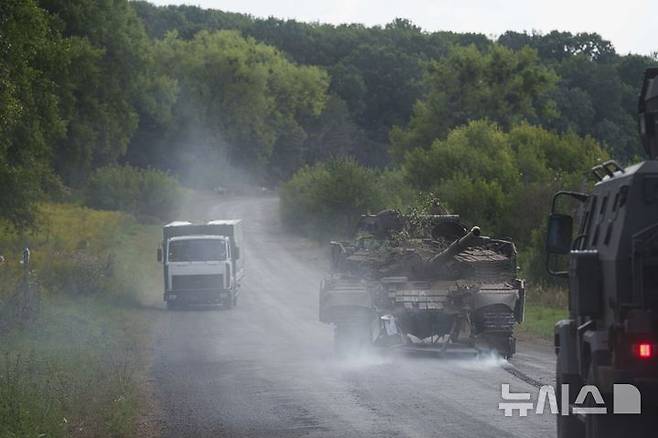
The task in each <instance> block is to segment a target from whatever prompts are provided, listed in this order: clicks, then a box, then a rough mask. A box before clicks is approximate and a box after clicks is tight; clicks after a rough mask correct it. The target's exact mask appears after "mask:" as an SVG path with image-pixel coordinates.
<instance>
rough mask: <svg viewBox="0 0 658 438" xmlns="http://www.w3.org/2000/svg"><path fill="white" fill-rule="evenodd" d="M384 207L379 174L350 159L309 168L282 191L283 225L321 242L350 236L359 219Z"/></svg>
mask: <svg viewBox="0 0 658 438" xmlns="http://www.w3.org/2000/svg"><path fill="white" fill-rule="evenodd" d="M385 205H386V203H385V202H384V191H383V189H382V188H381V187H380V185H379V176H378V174H377V173H376V172H375V171H373V170H370V169H368V168H365V167H363V166H361V165H359V164H358V163H357V162H356V161H354V160H353V159H351V158H335V159H332V160H329V161H327V162H323V163H319V164H316V165H314V166H306V167H304V168H302V169H300V170H299V171H297V172H296V173H295V174H294V175H293V177H292V178H291V179H290V180H289V181H288V182H286V183H285V184H284V185H283V186H282V188H281V216H282V220H283V222H284V224H285V225H287V226H289V227H290V228H294V229H297V230H301V231H302V232H303V233H306V234H308V235H313V236H315V237H318V238H325V237H329V236H331V237H335V236H344V235H347V234H349V233H351V231H352V230H353V229H354V226H355V225H356V222H357V221H358V219H359V217H360V215H362V214H364V213H367V212H369V211H370V212H375V211H378V210H380V209H382V208H384V206H385Z"/></svg>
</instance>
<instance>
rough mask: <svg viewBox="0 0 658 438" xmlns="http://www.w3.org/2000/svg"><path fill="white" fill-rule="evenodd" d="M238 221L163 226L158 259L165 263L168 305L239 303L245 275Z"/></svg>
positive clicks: (175, 223)
mask: <svg viewBox="0 0 658 438" xmlns="http://www.w3.org/2000/svg"><path fill="white" fill-rule="evenodd" d="M241 240H242V233H241V227H240V221H239V220H230V221H211V222H208V223H205V224H193V223H191V222H172V223H170V224H167V225H165V227H164V228H163V241H162V247H161V248H160V249H158V261H160V262H162V263H163V266H164V300H165V302H166V303H167V307H174V306H176V305H182V304H222V305H223V306H224V307H227V308H230V307H233V306H235V305H236V304H237V299H238V294H239V287H240V283H241V281H242V278H243V275H244V265H243V257H242V256H241V254H240V243H241Z"/></svg>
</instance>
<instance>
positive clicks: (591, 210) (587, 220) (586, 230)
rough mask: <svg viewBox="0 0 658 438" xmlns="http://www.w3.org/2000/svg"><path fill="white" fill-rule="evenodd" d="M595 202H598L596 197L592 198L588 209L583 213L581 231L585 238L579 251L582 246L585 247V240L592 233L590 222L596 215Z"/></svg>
mask: <svg viewBox="0 0 658 438" xmlns="http://www.w3.org/2000/svg"><path fill="white" fill-rule="evenodd" d="M597 201H598V199H597V198H596V196H592V198H591V201H590V202H591V203H590V207H589V209H588V210H587V212H586V213H585V219H584V221H583V230H582V234H583V235H584V236H585V237H584V238H583V240H582V245H581V249H584V248H582V246H586V245H587V239H588V237H589V235H590V232H591V231H592V221H593V220H594V215H595V213H596V206H597Z"/></svg>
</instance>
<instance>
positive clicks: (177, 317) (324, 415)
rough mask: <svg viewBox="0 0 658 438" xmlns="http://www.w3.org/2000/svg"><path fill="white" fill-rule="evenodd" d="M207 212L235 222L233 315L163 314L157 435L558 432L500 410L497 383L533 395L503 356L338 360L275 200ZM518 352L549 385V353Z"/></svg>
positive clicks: (518, 362) (528, 370) (315, 270)
mask: <svg viewBox="0 0 658 438" xmlns="http://www.w3.org/2000/svg"><path fill="white" fill-rule="evenodd" d="M209 217H217V218H230V217H241V218H243V220H244V226H245V245H244V249H243V251H244V254H245V260H246V264H247V266H246V272H247V278H246V280H245V283H244V286H243V289H242V293H241V295H240V300H239V304H238V306H237V307H236V308H234V309H231V310H228V311H221V310H219V311H218V310H185V311H175V312H161V316H160V317H159V320H158V323H157V327H156V339H155V341H154V342H155V344H154V364H153V371H152V372H153V379H154V384H155V390H156V395H157V398H158V402H159V406H160V410H161V413H160V418H159V420H158V423H159V425H160V427H161V432H162V435H163V436H167V437H188V436H189V437H205V436H209V437H210V436H214V437H225V436H226V437H233V436H235V437H238V436H246V437H286V438H287V437H306V436H308V437H373V436H379V437H398V436H399V437H469V438H470V437H496V438H500V437H524V438H526V437H542V438H544V437H551V436H555V431H554V421H555V419H554V417H553V416H552V415H549V414H546V415H543V416H541V415H535V414H534V413H532V412H531V413H530V414H529V415H528V416H527V417H505V416H504V415H503V412H502V411H500V410H499V409H498V403H499V402H500V401H501V396H500V391H501V384H502V383H510V384H511V388H512V391H528V392H531V393H532V394H533V398H535V397H536V393H537V389H536V387H534V386H532V385H531V384H529V383H527V382H526V381H524V380H521V379H519V378H517V377H514V376H513V375H511V374H510V373H509V372H507V371H506V370H505V368H506V367H509V366H510V365H509V364H506V363H504V362H502V361H500V360H497V359H493V358H492V359H486V360H474V359H463V358H461V359H438V358H431V357H429V358H428V357H417V356H413V355H401V354H384V355H371V356H367V357H360V358H354V359H350V360H345V361H340V360H337V359H335V358H334V357H333V351H332V349H333V342H332V329H331V327H329V326H326V325H324V324H321V323H319V322H318V320H317V313H318V312H317V291H318V285H319V282H320V279H321V277H322V275H323V268H322V265H323V263H322V259H321V257H320V256H319V254H320V252H319V251H318V250H317V249H316V248H313V247H312V245H311V244H310V243H308V242H306V241H304V240H303V239H299V238H295V237H292V236H290V235H287V234H285V233H284V232H283V231H282V230H281V229H280V226H279V223H278V215H277V200H276V199H275V198H251V199H241V200H240V199H236V200H231V201H223V202H221V203H218V204H217V205H216V206H214V207H213V208H212V209H211V211H210V212H209ZM519 349H520V351H519V354H518V355H517V358H515V359H514V360H513V365H514V366H515V367H516V368H518V369H519V370H521V371H522V372H523V373H525V374H526V375H528V376H530V377H531V378H532V379H534V380H536V381H539V382H550V379H551V377H550V374H551V372H552V367H553V364H552V356H551V354H550V351H546V350H545V349H542V348H541V347H537V346H530V345H525V344H522V345H520V347H519ZM526 380H528V379H526Z"/></svg>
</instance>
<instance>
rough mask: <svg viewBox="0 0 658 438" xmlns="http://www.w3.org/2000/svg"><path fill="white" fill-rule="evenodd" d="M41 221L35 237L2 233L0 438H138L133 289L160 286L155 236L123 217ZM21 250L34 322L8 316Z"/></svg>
mask: <svg viewBox="0 0 658 438" xmlns="http://www.w3.org/2000/svg"><path fill="white" fill-rule="evenodd" d="M39 213H40V214H39V227H38V231H31V232H27V233H24V234H22V235H20V234H17V233H13V232H11V230H10V229H8V228H6V227H5V228H3V231H2V232H1V233H0V254H3V255H4V256H5V257H6V258H7V259H8V260H7V262H6V263H4V264H3V265H0V280H2V282H3V285H2V286H0V310H1V311H2V313H0V315H3V317H4V318H5V321H7V320H11V319H12V318H13V319H14V321H13V323H12V324H5V326H4V330H3V329H2V327H0V437H24V436H34V437H38V436H48V437H50V436H55V437H57V436H81V437H87V436H89V437H92V436H93V437H103V436H113V437H115V436H119V437H121V436H134V435H135V434H136V429H135V427H136V418H137V416H138V415H139V413H140V409H141V404H140V403H141V397H142V392H143V391H142V388H143V386H144V383H143V382H144V379H145V377H144V376H145V368H146V361H147V358H146V357H145V356H144V353H143V351H144V348H143V347H144V345H146V343H147V342H148V325H147V323H146V321H145V319H144V315H143V311H141V310H140V309H139V308H138V307H137V306H136V305H135V304H136V303H139V302H141V301H142V297H141V296H139V294H140V293H142V294H143V293H144V291H143V289H142V288H143V286H144V284H142V283H138V282H137V280H136V279H138V278H140V277H142V278H144V277H152V278H157V279H159V278H160V277H161V275H158V274H160V272H159V271H158V270H157V265H156V264H155V263H154V262H152V260H153V254H152V248H153V247H155V244H156V242H157V232H156V231H155V230H154V229H153V227H151V228H149V227H144V226H142V225H139V224H138V223H137V222H136V221H135V220H134V219H133V218H132V217H131V216H129V215H127V214H123V213H116V212H99V211H95V210H91V209H88V208H84V207H79V206H72V205H65V204H46V205H43V206H42V207H41V209H40V212H39ZM24 245H28V246H29V247H30V248H31V250H32V263H31V267H30V268H31V269H30V274H29V275H30V276H31V278H33V283H34V284H33V285H32V289H33V290H32V292H33V293H35V294H37V295H38V297H39V303H40V305H39V309H38V311H37V312H36V314H35V315H34V317H33V318H31V320H30V321H23V320H21V318H20V313H18V312H15V311H14V310H13V309H12V308H13V306H14V305H15V302H16V297H20V296H22V291H20V290H18V291H17V289H16V285H17V284H19V283H20V281H21V278H22V276H23V269H22V267H21V265H20V264H19V255H20V253H21V248H22V247H23V246H24ZM147 249H148V250H147ZM149 262H150V263H149ZM5 281H6V282H5ZM152 290H153V292H155V293H156V294H159V290H160V289H159V288H156V287H155V286H154V288H153V289H152Z"/></svg>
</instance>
